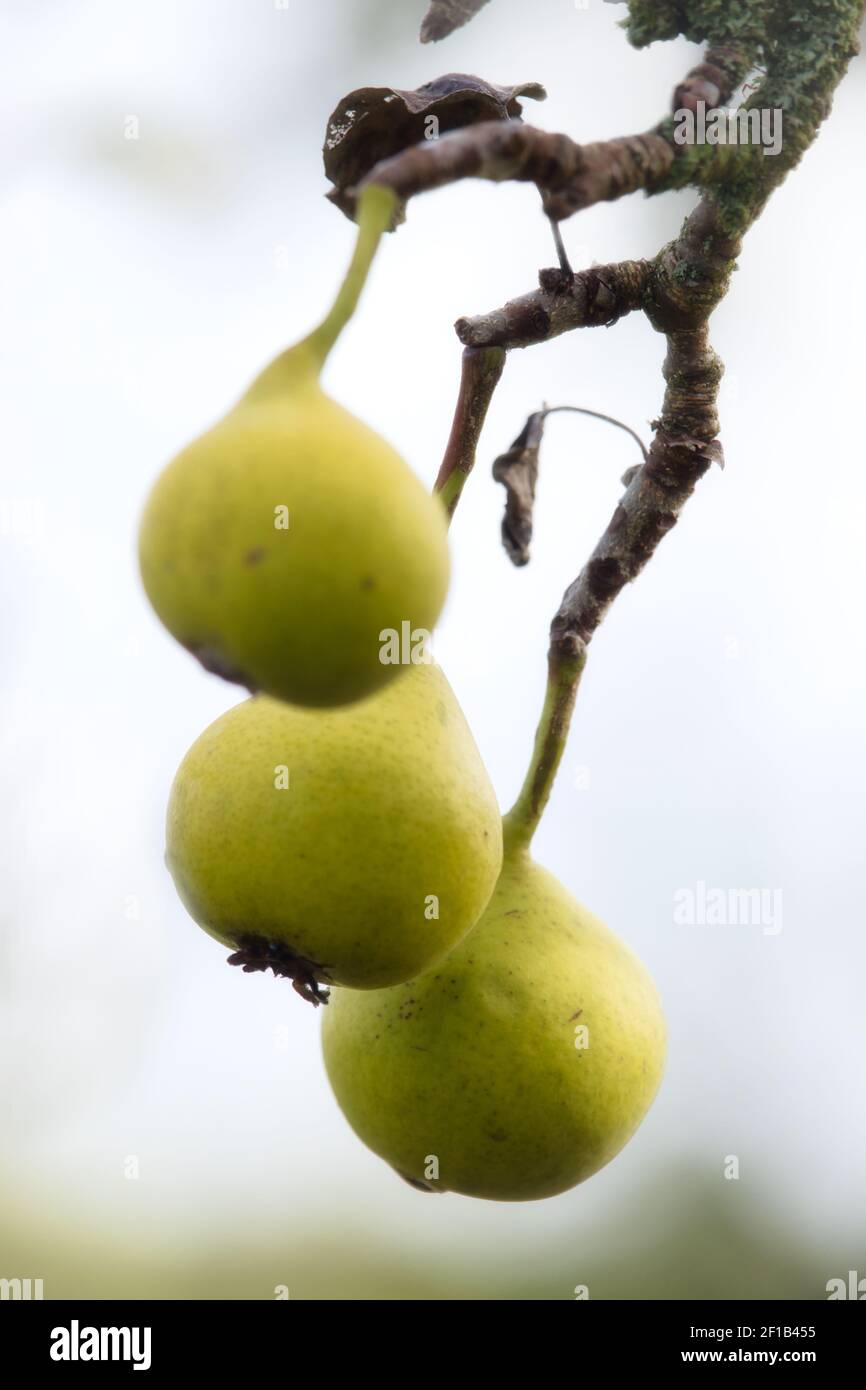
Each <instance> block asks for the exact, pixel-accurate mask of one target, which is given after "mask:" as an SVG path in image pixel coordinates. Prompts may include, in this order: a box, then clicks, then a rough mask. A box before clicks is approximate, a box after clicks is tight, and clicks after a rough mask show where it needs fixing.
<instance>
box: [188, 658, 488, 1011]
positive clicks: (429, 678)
mask: <svg viewBox="0 0 866 1390" xmlns="http://www.w3.org/2000/svg"><path fill="white" fill-rule="evenodd" d="M166 859H167V863H168V866H169V869H170V870H171V873H172V875H173V877H174V881H175V884H176V886H177V890H178V892H179V894H180V897H181V899H182V900H183V902H184V904H185V905H186V907H187V909H188V911H189V912H190V914H191V916H192V917H194V918H195V920H196V922H198V923H199V924H200V925H201V926H202V927H204V929H205V931H207V932H209V933H210V934H211V935H212V936H214V937H216V938H217V940H219V941H222V942H224V943H225V944H226V945H229V946H231V947H232V948H234V950H235V952H236V956H235V957H233V960H235V963H237V964H242V965H244V966H245V968H246V969H265V968H268V967H272V968H273V969H274V973H275V974H276V973H279V974H285V975H289V976H291V977H292V978H293V979H294V981H295V987H296V989H298V991H299V993H301V994H303V995H304V996H305V997H306V998H310V999H312V1000H313V1002H318V1000H319V999H320V998H322V991H321V990H320V988H319V985H320V984H321V983H325V984H330V983H333V984H341V985H350V986H353V987H354V988H357V989H376V988H380V987H382V986H385V985H394V984H397V983H399V982H400V981H403V980H407V979H410V978H411V977H412V976H413V975H417V974H418V973H419V972H420V971H422V970H425V969H426V968H427V967H428V966H430V965H433V964H434V963H435V962H436V961H437V960H440V959H441V958H442V957H443V956H445V955H446V954H447V952H448V951H449V950H450V949H451V947H453V946H454V945H456V943H457V942H458V941H459V940H460V938H461V937H462V936H463V935H464V934H465V932H467V931H468V930H469V928H470V927H472V926H473V925H474V924H475V922H476V921H477V920H478V918H479V917H480V915H481V913H482V911H483V910H484V908H485V906H486V904H487V902H488V899H489V898H490V894H491V893H492V891H493V888H494V885H495V883H496V878H497V874H498V872H499V867H500V864H501V860H502V828H501V822H500V819H499V813H498V809H497V803H496V797H495V794H494V792H493V788H492V786H491V784H490V781H489V778H488V776H487V773H486V771H485V768H484V765H483V763H482V761H481V757H480V754H479V752H478V749H477V747H476V745H475V742H474V740H473V738H472V734H471V733H470V730H469V727H468V725H467V723H466V720H465V719H464V717H463V713H462V711H461V709H460V706H459V705H458V703H457V700H456V698H455V696H454V693H453V691H452V690H451V687H450V686H449V684H448V682H447V680H446V679H445V676H444V675H443V674H442V671H441V670H440V669H439V667H438V666H436V665H434V664H433V663H432V662H429V663H419V664H417V665H414V666H410V667H409V668H408V669H407V670H406V672H405V674H404V675H403V677H402V678H401V679H400V680H399V681H396V682H394V683H393V684H392V685H389V686H386V688H385V689H384V690H382V691H380V692H379V693H378V694H377V695H374V696H372V697H370V698H369V699H367V700H362V701H360V702H359V703H357V704H353V705H347V706H344V707H342V708H339V709H333V710H307V709H302V708H299V707H298V706H293V705H288V704H285V703H283V702H282V701H278V700H273V699H271V698H269V697H267V696H256V697H254V698H253V699H250V700H246V701H244V702H243V703H241V704H240V705H237V706H235V707H234V708H233V709H231V710H229V711H228V713H226V714H224V715H223V716H222V717H221V718H219V719H217V720H216V722H215V723H213V724H211V726H210V727H209V728H208V729H206V730H205V732H204V733H203V734H202V735H201V737H200V738H199V739H198V740H197V742H196V743H194V744H193V746H192V748H191V749H190V751H189V752H188V753H187V755H186V757H185V758H184V760H183V762H182V764H181V766H180V768H179V770H178V773H177V776H176V778H175V781H174V785H173V787H172V791H171V796H170V799H169V807H168V821H167V852H166Z"/></svg>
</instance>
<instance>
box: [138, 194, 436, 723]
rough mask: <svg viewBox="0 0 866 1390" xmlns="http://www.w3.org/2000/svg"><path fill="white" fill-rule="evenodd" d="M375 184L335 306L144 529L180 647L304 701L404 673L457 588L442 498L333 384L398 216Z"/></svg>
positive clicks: (229, 420) (154, 587)
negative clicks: (340, 350) (333, 360)
mask: <svg viewBox="0 0 866 1390" xmlns="http://www.w3.org/2000/svg"><path fill="white" fill-rule="evenodd" d="M370 193H371V194H372V195H375V196H374V198H373V202H372V203H369V202H368V203H367V204H366V205H365V206H366V213H365V216H366V222H362V226H361V230H360V233H359V243H358V248H357V249H356V253H355V258H354V260H353V263H352V266H351V267H350V270H349V273H348V275H347V277H346V281H345V282H344V285H343V288H342V289H341V291H340V294H339V295H338V297H337V300H336V301H335V304H334V307H333V309H332V310H331V312H330V313H329V314H328V316H327V317H326V318H325V320H324V321H323V323H322V324H321V325H320V326H319V328H318V329H316V330H314V332H312V333H311V334H309V335H308V337H307V338H305V339H304V340H303V341H301V342H300V343H298V344H296V345H295V346H294V347H293V348H290V349H289V350H288V351H286V352H284V353H283V354H282V355H281V356H279V357H278V358H277V359H276V360H275V361H274V362H273V363H271V365H270V366H269V367H268V368H266V369H265V371H263V372H262V373H261V374H260V376H259V377H257V379H256V380H255V381H254V382H253V384H252V386H251V387H250V388H249V390H248V391H247V392H246V393H245V395H244V396H243V397H242V398H241V400H240V401H239V402H238V403H237V404H236V405H235V406H234V407H233V409H231V410H230V411H229V413H228V414H227V415H226V416H225V417H224V418H223V419H222V420H220V421H219V422H218V423H217V424H215V425H214V426H213V427H212V428H211V429H209V430H208V431H207V432H206V433H205V434H203V435H202V436H201V437H200V438H198V439H196V440H195V441H194V442H193V443H192V444H190V445H188V447H187V448H185V449H184V450H183V451H182V452H181V453H180V454H179V455H178V456H177V458H175V459H174V461H173V462H172V463H170V464H169V465H168V467H167V468H166V469H165V471H164V472H163V473H162V475H161V476H160V477H159V478H158V480H157V482H156V485H155V486H154V488H153V490H152V492H151V494H150V497H149V500H148V502H147V504H146V507H145V511H144V515H143V518H142V522H141V529H140V536H139V558H140V566H141V574H142V579H143V582H144V587H145V590H146V592H147V595H148V597H149V599H150V602H151V603H152V605H153V607H154V609H155V610H156V612H157V614H158V616H159V617H160V618H161V619H162V621H163V623H164V624H165V626H166V627H167V628H168V630H169V631H170V632H171V633H173V635H174V636H175V637H176V638H177V639H178V641H179V642H181V643H182V644H183V646H185V647H187V648H188V649H189V650H190V651H191V652H193V653H194V654H195V655H196V656H197V657H198V658H199V660H200V661H201V663H202V664H203V665H204V666H205V667H206V668H207V670H209V671H214V672H216V673H217V674H219V675H221V676H225V677H226V678H227V679H229V680H233V681H238V682H240V683H241V684H242V685H245V686H247V688H248V689H250V690H251V691H262V692H264V693H266V694H270V695H274V696H276V697H278V698H280V699H284V700H290V701H293V702H296V703H298V704H301V705H312V706H329V705H338V704H343V703H347V702H350V701H353V700H357V699H360V698H361V697H362V696H364V695H367V694H370V693H371V692H373V691H375V690H377V689H379V688H380V687H381V686H383V685H384V684H386V683H387V682H388V681H389V680H391V679H392V678H393V677H394V676H396V675H397V674H398V673H399V672H400V671H401V669H402V668H401V666H400V664H398V663H392V662H389V661H388V660H387V659H385V660H383V659H381V657H382V649H383V645H384V644H387V642H388V640H389V637H390V635H391V634H392V633H402V632H403V631H405V630H407V629H408V631H409V632H410V633H412V634H415V633H418V634H420V635H421V636H423V634H425V633H429V632H431V631H432V629H433V627H434V626H435V623H436V620H437V618H438V617H439V613H440V611H441V608H442V604H443V602H444V600H445V595H446V592H447V588H448V570H449V561H448V546H447V517H446V513H445V509H444V507H443V506H442V503H441V501H440V500H439V498H434V497H431V496H430V495H429V494H428V493H427V492H426V491H425V489H424V488H423V487H422V485H421V483H420V482H419V480H418V479H417V478H416V477H415V475H414V474H413V473H412V472H411V471H410V469H409V468H408V467H407V465H406V464H405V463H404V462H403V460H402V459H401V458H400V457H399V455H398V454H397V453H396V452H395V451H394V449H393V448H391V446H390V445H389V444H387V443H386V442H385V440H384V439H382V438H381V437H380V436H379V435H378V434H376V433H374V431H373V430H371V429H370V428H368V427H367V426H366V425H364V424H362V422H361V421H360V420H358V419H356V418H355V417H354V416H353V415H351V414H350V413H349V412H348V411H347V410H344V409H343V408H342V407H341V406H339V405H338V404H337V403H336V402H335V401H333V400H331V399H330V397H329V396H327V395H326V394H325V392H324V391H323V390H322V388H321V386H320V385H319V375H320V372H321V369H322V366H323V364H324V361H325V359H326V357H327V354H328V352H329V351H330V348H331V347H332V346H333V343H334V341H335V340H336V337H337V336H338V334H339V332H340V330H341V328H342V327H343V325H344V324H345V322H346V321H347V319H348V317H349V315H350V314H351V312H352V310H353V308H354V306H355V303H356V302H357V298H358V295H359V294H360V288H361V286H362V284H363V281H364V278H365V276H366V272H367V269H368V268H369V264H370V261H371V260H372V256H373V253H374V251H375V246H376V244H377V242H378V238H379V235H380V233H381V230H382V229H383V227H384V226H385V225H386V223H387V218H388V216H389V215H390V210H391V203H390V202H389V201H388V199H389V198H390V196H391V195H387V197H386V195H385V191H384V190H382V189H378V190H376V189H372V190H370ZM377 198H378V199H379V201H378V202H377ZM383 198H385V201H384V202H382V201H381V200H382V199H383ZM371 219H372V220H371Z"/></svg>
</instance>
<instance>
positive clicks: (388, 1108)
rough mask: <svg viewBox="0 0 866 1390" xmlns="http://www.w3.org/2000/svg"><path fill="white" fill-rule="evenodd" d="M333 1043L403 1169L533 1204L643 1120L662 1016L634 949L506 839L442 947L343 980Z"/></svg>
mask: <svg viewBox="0 0 866 1390" xmlns="http://www.w3.org/2000/svg"><path fill="white" fill-rule="evenodd" d="M323 1045H324V1055H325V1065H326V1067H327V1071H328V1076H329V1077H330V1080H331V1085H332V1086H333V1089H334V1092H335V1094H336V1098H337V1100H338V1102H339V1104H340V1106H341V1108H342V1110H343V1113H344V1114H345V1116H346V1118H347V1119H348V1121H349V1123H350V1125H351V1126H352V1128H353V1129H354V1130H355V1132H356V1133H357V1134H358V1136H359V1137H360V1138H361V1139H362V1140H363V1141H364V1143H365V1144H367V1145H368V1146H369V1147H370V1148H371V1149H372V1150H373V1151H374V1152H375V1153H377V1154H379V1155H380V1157H382V1158H384V1159H385V1160H386V1161H387V1162H388V1163H390V1164H391V1165H392V1166H393V1167H394V1168H395V1169H396V1170H397V1171H398V1173H400V1175H401V1176H402V1177H404V1178H406V1179H408V1181H409V1182H411V1183H412V1184H413V1185H414V1186H417V1187H422V1188H425V1189H427V1190H430V1191H445V1190H451V1191H454V1192H462V1193H464V1194H466V1195H467V1196H471V1197H487V1198H491V1199H493V1200H496V1201H530V1200H533V1199H535V1198H539V1197H551V1196H553V1195H555V1194H556V1193H558V1192H564V1191H565V1190H566V1189H567V1188H570V1187H573V1186H574V1185H575V1184H576V1183H579V1182H582V1181H583V1180H584V1179H585V1178H588V1177H590V1175H591V1174H593V1173H595V1172H597V1170H598V1169H599V1168H601V1167H603V1165H604V1164H605V1163H608V1162H609V1161H610V1160H611V1159H612V1158H613V1157H614V1155H615V1154H617V1153H618V1152H619V1150H620V1149H621V1148H622V1147H623V1145H624V1144H625V1143H626V1141H627V1140H628V1139H629V1138H630V1136H631V1135H632V1134H633V1133H634V1131H635V1130H636V1129H637V1127H638V1125H639V1124H640V1122H641V1120H642V1119H643V1117H644V1115H645V1114H646V1112H647V1110H648V1109H649V1106H650V1104H651V1102H652V1099H653V1097H654V1095H655V1093H656V1090H657V1088H658V1085H659V1082H660V1080H661V1075H662V1069H663V1064H664V1055H665V1025H664V1018H663V1015H662V1011H661V1006H660V1003H659V999H658V995H657V994H656V990H655V987H654V986H653V983H652V981H651V979H650V977H649V975H648V973H647V971H646V969H645V968H644V966H643V965H642V964H641V962H640V961H639V960H638V959H637V957H636V956H635V955H634V954H633V953H632V951H631V950H630V949H629V948H628V947H627V946H626V945H625V944H624V943H623V942H622V941H620V940H619V939H618V938H617V937H616V936H615V935H614V934H613V933H612V932H611V931H610V930H609V929H608V928H607V927H606V926H604V924H603V923H602V922H600V921H599V920H598V919H597V918H596V917H594V916H593V915H592V914H591V913H590V912H588V911H587V910H586V909H585V908H584V907H581V905H580V904H579V903H578V902H576V901H575V899H574V898H573V897H572V896H571V894H570V893H568V892H567V891H566V889H565V888H564V887H563V886H562V884H560V883H559V882H558V881H557V880H556V879H555V878H554V877H553V876H552V875H551V874H549V873H548V872H547V871H546V870H545V869H542V868H540V867H539V866H538V865H537V864H536V863H534V862H533V861H532V859H531V858H530V857H529V853H528V851H527V850H526V849H525V848H519V849H515V850H512V849H511V848H510V847H508V848H507V849H506V854H505V860H504V863H503V866H502V872H501V875H500V878H499V881H498V883H497V885H496V889H495V891H494V893H493V897H492V899H491V901H490V904H489V906H488V908H487V910H486V912H485V913H484V915H483V917H482V918H481V920H480V921H479V923H478V925H477V926H476V927H475V928H474V929H473V930H472V931H471V932H470V933H469V935H468V936H467V937H465V938H464V940H463V941H462V942H461V944H460V945H459V946H458V947H457V948H456V949H455V950H454V951H452V953H451V955H450V956H449V957H448V958H447V960H445V961H443V962H442V963H441V964H439V965H436V966H434V967H433V969H431V970H428V971H426V972H425V973H424V974H423V975H421V976H419V977H418V979H415V980H411V981H409V982H408V983H407V984H404V985H400V986H399V987H397V988H395V989H388V990H378V991H374V992H372V993H368V994H353V993H351V992H349V991H345V990H337V991H335V992H334V996H333V998H332V1001H331V1006H330V1008H329V1009H328V1012H327V1015H326V1017H325V1021H324V1027H323Z"/></svg>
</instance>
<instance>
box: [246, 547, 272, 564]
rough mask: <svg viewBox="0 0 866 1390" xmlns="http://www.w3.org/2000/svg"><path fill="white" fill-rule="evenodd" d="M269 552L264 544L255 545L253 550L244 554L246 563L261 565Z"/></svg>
mask: <svg viewBox="0 0 866 1390" xmlns="http://www.w3.org/2000/svg"><path fill="white" fill-rule="evenodd" d="M267 553H268V552H267V551H266V550H265V547H264V546H263V545H254V546H253V548H252V550H248V551H247V553H246V555H245V556H244V564H245V565H260V564H261V562H262V560H263V559H264V558H265V556H266V555H267Z"/></svg>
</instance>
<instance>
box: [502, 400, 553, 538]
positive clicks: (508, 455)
mask: <svg viewBox="0 0 866 1390" xmlns="http://www.w3.org/2000/svg"><path fill="white" fill-rule="evenodd" d="M546 418H547V417H546V413H545V411H543V410H538V411H536V412H535V413H534V414H533V415H530V417H529V419H528V420H527V422H526V424H525V425H524V426H523V429H522V430H521V431H520V434H519V435H518V436H517V438H516V439H515V440H514V442H513V444H512V445H511V448H510V449H507V450H506V452H505V453H504V454H500V455H499V457H498V458H497V459H496V460H495V461H494V464H493V476H494V478H495V479H496V481H497V483H502V484H503V486H504V488H505V515H504V516H503V518H502V544H503V545H504V547H505V551H506V554H507V555H508V558H509V560H510V561H511V563H512V564H513V565H525V564H527V563H528V562H529V543H530V541H531V540H532V511H533V506H534V503H535V484H536V482H537V480H538V452H539V449H540V448H541V440H542V437H543V435H544V424H545V420H546Z"/></svg>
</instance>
